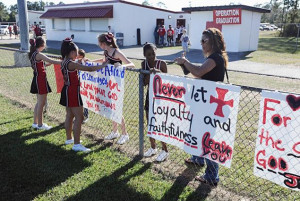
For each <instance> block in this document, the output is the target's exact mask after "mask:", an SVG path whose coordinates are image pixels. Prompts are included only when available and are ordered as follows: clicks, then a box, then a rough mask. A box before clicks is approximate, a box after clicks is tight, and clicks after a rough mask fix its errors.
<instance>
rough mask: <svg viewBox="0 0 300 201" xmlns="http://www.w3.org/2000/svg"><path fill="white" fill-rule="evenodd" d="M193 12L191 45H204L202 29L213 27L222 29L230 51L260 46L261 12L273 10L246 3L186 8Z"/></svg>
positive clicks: (198, 47) (196, 46) (196, 47)
mask: <svg viewBox="0 0 300 201" xmlns="http://www.w3.org/2000/svg"><path fill="white" fill-rule="evenodd" d="M182 10H183V11H187V12H191V22H190V32H189V36H190V40H191V44H192V46H191V48H193V49H201V48H202V47H201V44H200V40H201V37H202V32H203V30H205V29H207V28H211V27H215V28H218V29H220V30H221V31H222V33H223V35H224V39H225V43H226V50H227V51H228V52H244V51H254V50H257V46H258V37H259V25H260V19H261V15H262V13H269V12H270V10H266V9H261V8H255V7H250V6H244V5H229V6H210V7H192V8H183V9H182Z"/></svg>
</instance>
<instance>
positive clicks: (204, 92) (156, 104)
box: [147, 73, 240, 167]
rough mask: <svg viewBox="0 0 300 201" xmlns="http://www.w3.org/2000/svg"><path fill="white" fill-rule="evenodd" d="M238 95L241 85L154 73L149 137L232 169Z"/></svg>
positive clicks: (152, 77)
mask: <svg viewBox="0 0 300 201" xmlns="http://www.w3.org/2000/svg"><path fill="white" fill-rule="evenodd" d="M239 95H240V87H238V86H232V85H227V84H223V83H216V82H211V81H205V80H200V79H190V78H184V77H179V76H171V75H166V74H161V73H157V74H151V76H150V84H149V118H148V133H147V136H149V137H152V138H154V139H157V140H160V141H163V142H166V143H168V144H172V145H175V146H177V147H179V148H180V149H183V150H184V151H185V152H187V153H189V154H192V155H196V156H202V157H204V158H208V159H210V160H212V161H215V162H217V163H219V164H222V165H224V166H226V167H230V165H231V161H232V157H233V145H234V139H235V130H236V122H237V113H238V105H239ZM170 150H171V149H170Z"/></svg>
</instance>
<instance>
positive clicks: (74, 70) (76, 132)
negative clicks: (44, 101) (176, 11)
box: [59, 38, 106, 152]
mask: <svg viewBox="0 0 300 201" xmlns="http://www.w3.org/2000/svg"><path fill="white" fill-rule="evenodd" d="M61 56H62V59H63V61H62V63H61V70H62V74H63V77H64V87H63V89H62V91H61V97H60V102H59V103H60V104H61V105H63V106H65V107H66V121H65V129H66V136H67V140H66V141H65V144H73V143H74V145H73V148H72V150H74V151H83V152H89V151H91V150H90V149H88V148H86V147H84V146H83V145H82V144H80V133H81V124H82V121H83V107H82V105H83V103H82V99H81V95H80V81H79V77H78V70H81V71H96V70H98V69H101V68H104V67H105V66H106V63H104V64H102V65H100V66H92V67H88V68H87V67H86V66H84V65H81V64H79V63H76V62H75V59H76V57H77V56H78V47H77V46H76V44H75V43H74V42H72V39H71V38H66V39H65V40H63V42H62V45H61ZM74 117H75V121H74V125H73V119H74ZM72 127H73V136H74V139H72Z"/></svg>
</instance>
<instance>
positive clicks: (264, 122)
mask: <svg viewBox="0 0 300 201" xmlns="http://www.w3.org/2000/svg"><path fill="white" fill-rule="evenodd" d="M268 102H272V103H277V104H280V101H279V100H274V99H270V98H265V100H264V110H263V121H262V122H263V124H266V116H267V110H270V111H275V109H274V108H271V107H268Z"/></svg>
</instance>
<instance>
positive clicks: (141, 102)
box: [139, 72, 144, 157]
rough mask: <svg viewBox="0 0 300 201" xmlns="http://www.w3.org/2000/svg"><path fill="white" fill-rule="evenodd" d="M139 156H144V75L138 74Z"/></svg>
mask: <svg viewBox="0 0 300 201" xmlns="http://www.w3.org/2000/svg"><path fill="white" fill-rule="evenodd" d="M139 155H140V156H142V157H143V156H144V74H143V73H142V72H140V73H139Z"/></svg>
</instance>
